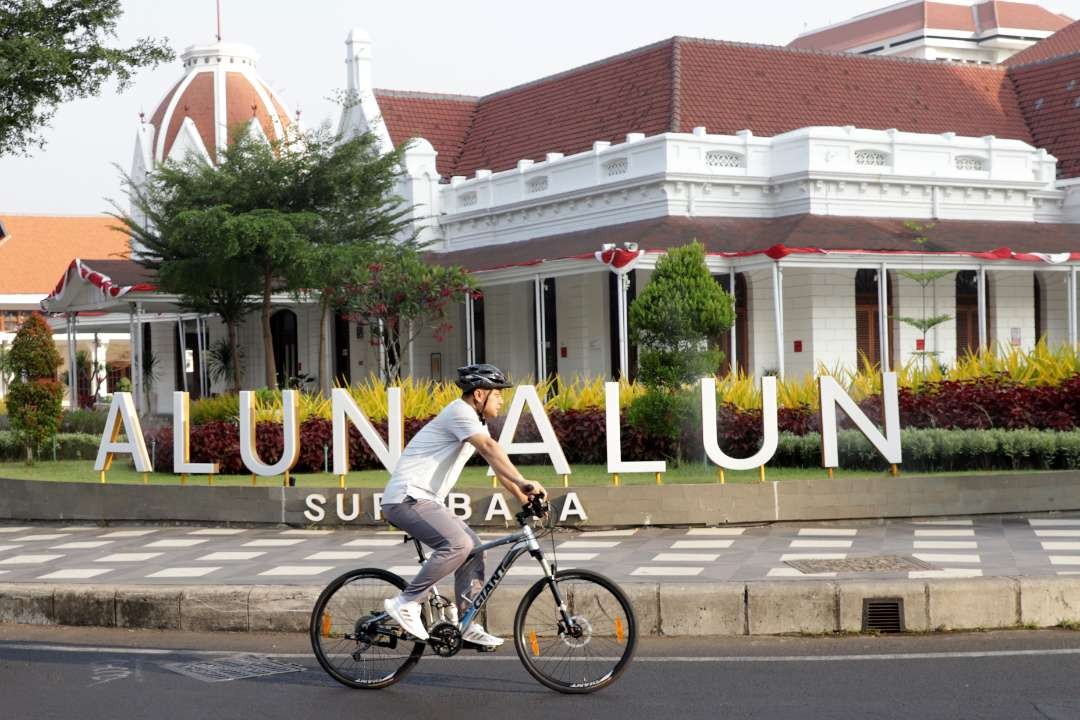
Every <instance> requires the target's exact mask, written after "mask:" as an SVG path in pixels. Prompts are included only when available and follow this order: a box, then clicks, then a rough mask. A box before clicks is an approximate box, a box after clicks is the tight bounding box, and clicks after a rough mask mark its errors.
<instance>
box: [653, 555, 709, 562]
mask: <svg viewBox="0 0 1080 720" xmlns="http://www.w3.org/2000/svg"><path fill="white" fill-rule="evenodd" d="M718 557H720V556H719V555H714V554H711V553H659V554H658V555H656V557H654V558H653V559H652V562H716V558H718Z"/></svg>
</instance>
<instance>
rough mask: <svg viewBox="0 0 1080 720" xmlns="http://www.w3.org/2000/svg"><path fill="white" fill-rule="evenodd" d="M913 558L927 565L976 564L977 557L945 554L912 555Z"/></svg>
mask: <svg viewBox="0 0 1080 720" xmlns="http://www.w3.org/2000/svg"><path fill="white" fill-rule="evenodd" d="M912 555H913V556H914V557H916V558H917V559H919V560H922V561H923V562H928V563H978V562H982V560H981V559H980V558H979V556H978V555H949V554H945V553H912Z"/></svg>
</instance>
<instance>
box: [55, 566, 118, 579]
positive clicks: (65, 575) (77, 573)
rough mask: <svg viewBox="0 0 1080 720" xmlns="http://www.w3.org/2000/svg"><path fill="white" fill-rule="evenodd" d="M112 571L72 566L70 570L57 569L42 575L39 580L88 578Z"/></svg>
mask: <svg viewBox="0 0 1080 720" xmlns="http://www.w3.org/2000/svg"><path fill="white" fill-rule="evenodd" d="M110 572H112V569H111V568H85V569H80V568H71V569H69V570H57V571H56V572H51V573H49V574H48V575H40V576H39V577H38V580H86V579H87V578H92V577H97V576H98V575H104V574H105V573H110Z"/></svg>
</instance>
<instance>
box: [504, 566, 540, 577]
mask: <svg viewBox="0 0 1080 720" xmlns="http://www.w3.org/2000/svg"><path fill="white" fill-rule="evenodd" d="M506 574H507V575H517V576H524V577H540V576H541V575H543V574H544V571H543V570H542V569H540V568H539V567H535V566H531V565H519V566H517V567H512V568H510V569H509V570H507V572H506Z"/></svg>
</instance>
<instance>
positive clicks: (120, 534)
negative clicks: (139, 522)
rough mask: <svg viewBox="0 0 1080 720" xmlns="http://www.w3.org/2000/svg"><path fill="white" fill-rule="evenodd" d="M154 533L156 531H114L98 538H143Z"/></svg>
mask: <svg viewBox="0 0 1080 720" xmlns="http://www.w3.org/2000/svg"><path fill="white" fill-rule="evenodd" d="M156 532H157V530H116V531H114V532H111V533H105V534H104V535H100V536H99V537H103V538H133V537H143V536H144V535H150V534H152V533H156Z"/></svg>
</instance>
